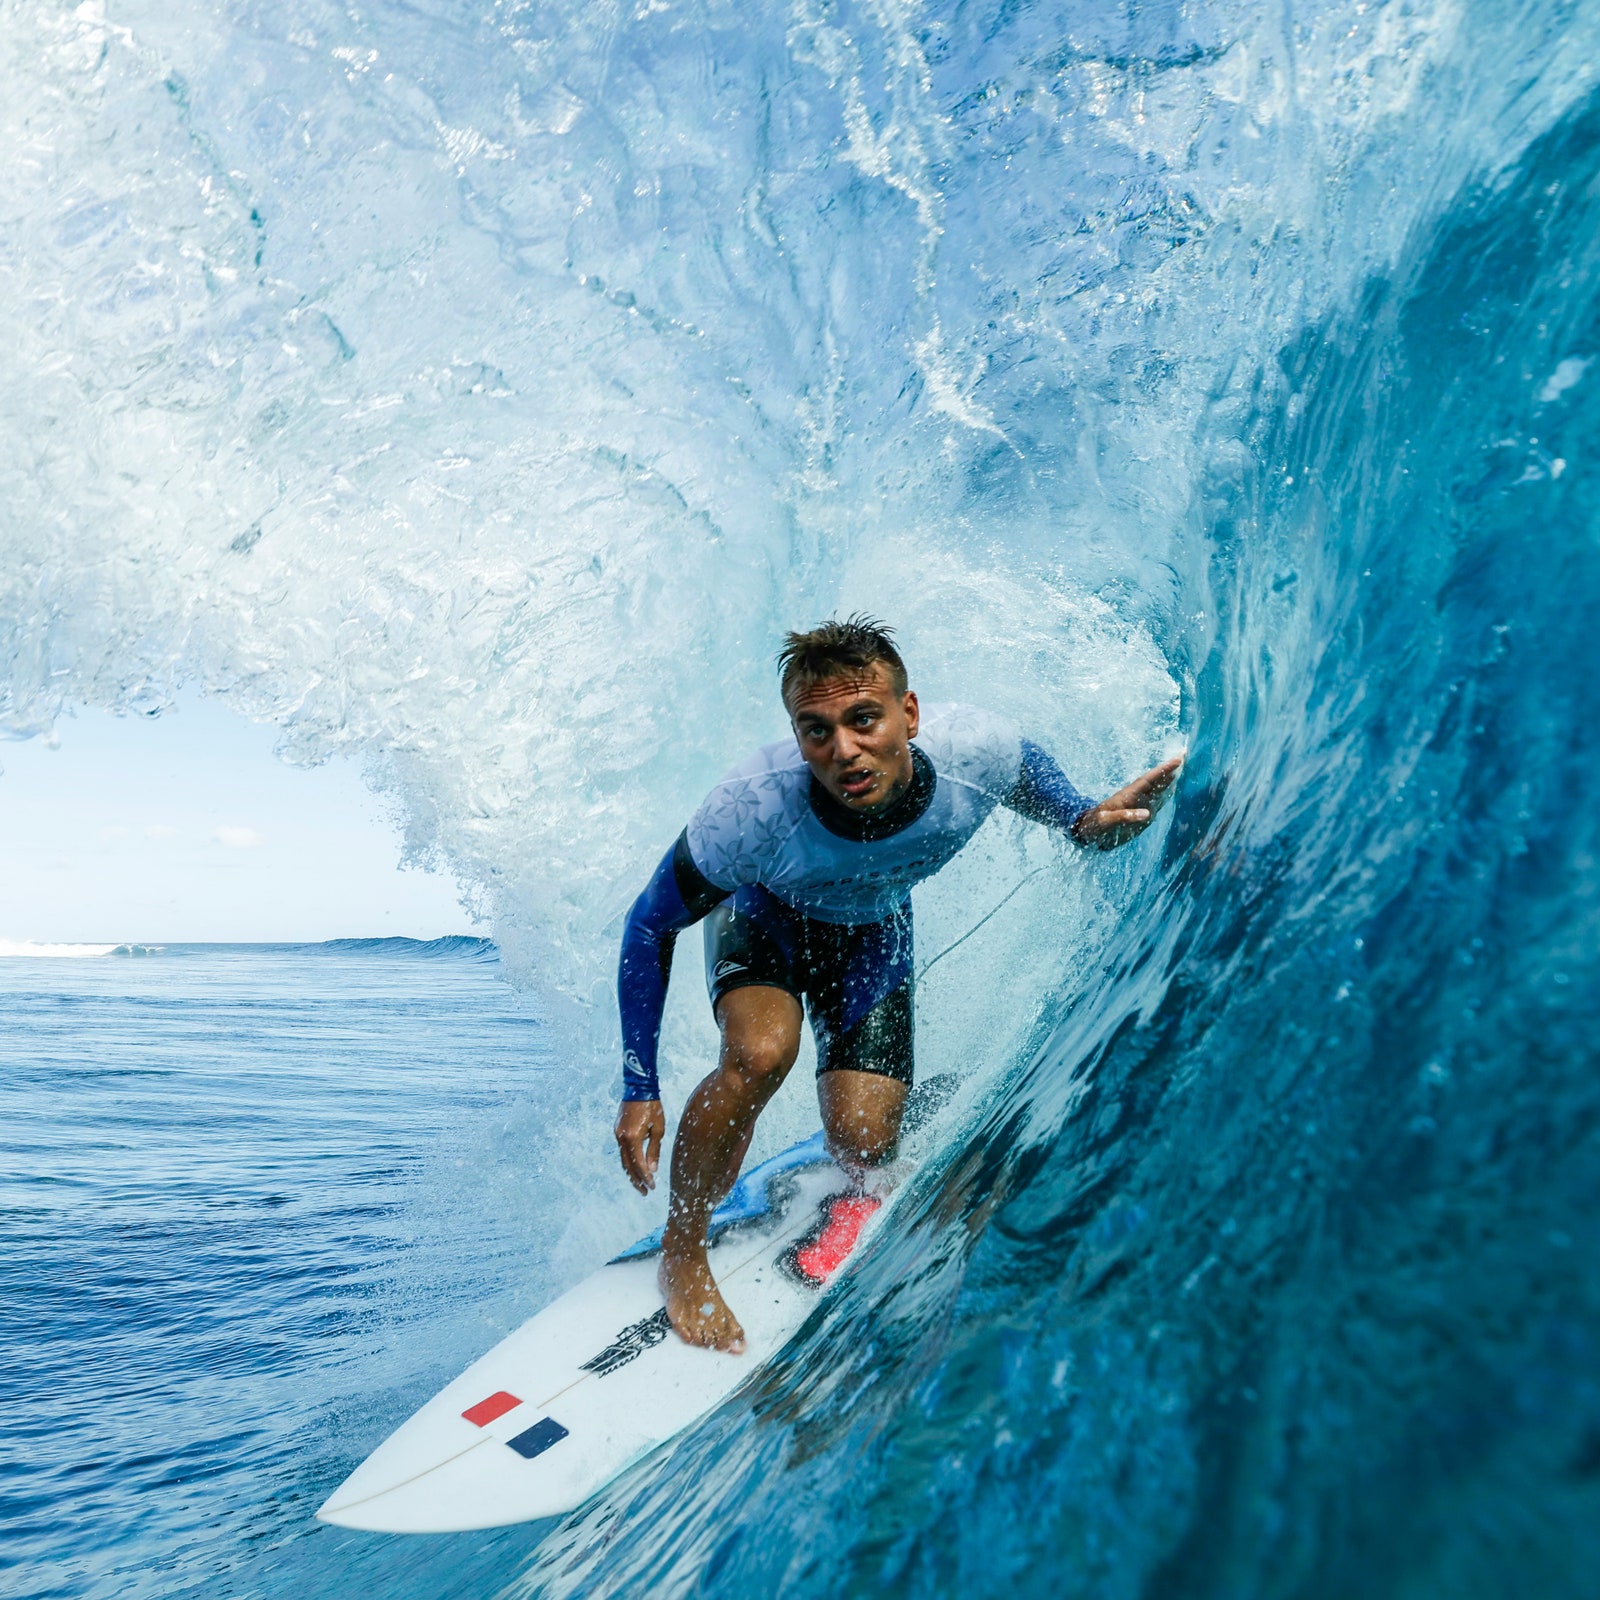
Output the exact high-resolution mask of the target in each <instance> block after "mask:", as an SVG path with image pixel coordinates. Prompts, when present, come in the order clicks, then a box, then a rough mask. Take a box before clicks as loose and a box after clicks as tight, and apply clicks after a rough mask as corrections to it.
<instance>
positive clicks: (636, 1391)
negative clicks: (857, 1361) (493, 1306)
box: [317, 1133, 879, 1533]
mask: <svg viewBox="0 0 1600 1600" xmlns="http://www.w3.org/2000/svg"><path fill="white" fill-rule="evenodd" d="M878 1208H879V1202H878V1200H876V1199H875V1198H873V1197H871V1196H868V1195H862V1194H860V1193H856V1192H853V1191H852V1190H851V1188H850V1186H849V1183H848V1181H847V1180H846V1178H845V1175H844V1173H843V1172H841V1171H840V1169H839V1168H838V1167H837V1166H836V1165H835V1164H834V1163H833V1161H832V1160H831V1159H830V1158H829V1156H828V1153H827V1150H826V1148H825V1146H824V1143H823V1136H822V1135H821V1134H820V1133H818V1134H816V1135H814V1136H813V1137H812V1138H810V1139H807V1140H806V1141H805V1142H804V1143H802V1144H797V1145H795V1146H793V1147H792V1148H791V1149H788V1150H785V1151H784V1152H783V1153H782V1154H781V1155H777V1156H774V1157H773V1158H772V1159H771V1160H770V1161H765V1162H763V1163H762V1164H761V1165H760V1166H758V1167H756V1168H755V1169H754V1170H752V1171H751V1172H749V1173H747V1174H746V1175H745V1176H744V1177H743V1178H741V1179H740V1180H739V1182H738V1184H737V1185H736V1186H735V1187H734V1189H733V1191H732V1193H730V1194H729V1196H728V1198H727V1199H726V1200H725V1201H724V1202H723V1203H722V1205H720V1206H719V1207H718V1208H717V1211H716V1213H715V1215H714V1217H713V1219H712V1227H711V1233H710V1239H711V1245H710V1260H711V1270H712V1272H713V1274H714V1275H715V1276H716V1279H717V1282H718V1283H719V1284H720V1285H721V1287H722V1290H723V1292H724V1294H725V1295H726V1296H727V1299H728V1303H729V1305H730V1306H732V1307H733V1309H734V1312H735V1314H736V1315H737V1316H738V1318H739V1321H740V1323H741V1324H742V1325H743V1327H744V1331H745V1354H743V1355H741V1356H730V1355H724V1354H720V1353H718V1352H716V1351H710V1350H699V1349H693V1348H691V1347H690V1346H688V1345H686V1344H684V1342H683V1341H682V1340H681V1339H679V1338H678V1337H677V1336H676V1335H675V1334H673V1333H672V1331H671V1328H670V1327H669V1325H668V1323H667V1314H666V1310H665V1308H664V1306H663V1304H662V1299H661V1291H660V1290H659V1288H658V1287H657V1285H656V1265H657V1258H658V1256H659V1253H660V1235H659V1233H657V1234H653V1235H652V1236H651V1237H650V1238H648V1239H641V1240H640V1241H639V1243H638V1244H636V1245H634V1246H633V1247H632V1248H631V1249H628V1250H625V1251H624V1252H623V1253H622V1254H621V1255H620V1256H618V1257H617V1258H616V1259H615V1260H614V1261H611V1262H609V1263H607V1265H605V1266H604V1267H602V1268H601V1269H600V1270H599V1271H598V1272H596V1273H594V1274H593V1275H592V1276H590V1277H588V1278H585V1279H584V1281H583V1282H582V1283H580V1284H579V1285H578V1286H577V1287H576V1288H574V1289H571V1290H569V1291H568V1292H567V1293H566V1294H564V1295H562V1296H561V1298H560V1299H559V1300H557V1301H555V1302H554V1303H553V1304H552V1305H550V1306H547V1307H546V1308H545V1309H544V1310H543V1311H541V1312H539V1313H538V1315H537V1316H534V1317H532V1318H530V1319H529V1320H528V1321H527V1322H525V1323H524V1324H523V1325H522V1326H521V1327H520V1328H518V1329H517V1331H516V1332H515V1333H513V1334H511V1335H510V1336H509V1337H507V1338H506V1339H504V1340H502V1341H501V1342H500V1343H499V1344H498V1345H496V1346H495V1347H494V1349H493V1350H491V1351H490V1352H489V1353H488V1355H486V1356H484V1357H483V1358H482V1360H480V1361H477V1362H475V1363H474V1364H473V1365H472V1366H471V1367H469V1368H468V1369H467V1370H466V1372H465V1373H463V1374H462V1375H461V1377H459V1378H457V1379H456V1381H455V1382H454V1383H452V1384H451V1385H450V1386H449V1387H448V1388H446V1389H445V1390H444V1391H443V1392H442V1393H441V1394H440V1395H438V1396H437V1398H435V1399H433V1400H430V1401H429V1402H428V1404H427V1405H425V1406H424V1407H423V1408H422V1409H421V1410H420V1411H419V1412H417V1414H416V1415H415V1416H414V1417H412V1418H411V1420H410V1421H409V1422H406V1423H404V1424H403V1425H402V1426H401V1427H400V1428H399V1429H397V1430H396V1431H395V1432H394V1433H393V1434H391V1435H390V1437H389V1438H388V1439H387V1440H386V1441H385V1442H384V1443H383V1444H381V1445H380V1446H379V1447H378V1448H377V1449H376V1450H374V1451H373V1453H372V1454H371V1455H370V1456H368V1457H367V1459H366V1460H365V1461H364V1462H362V1464H361V1465H360V1466H359V1467H357V1468H356V1470H355V1471H354V1472H352V1473H351V1474H350V1476H349V1477H348V1478H346V1479H345V1481H344V1482H343V1483H342V1484H340V1486H339V1487H338V1488H337V1489H336V1490H335V1491H334V1492H333V1494H331V1495H330V1496H329V1497H328V1499H327V1501H326V1503H325V1504H324V1505H323V1506H322V1508H321V1510H319V1511H318V1512H317V1516H318V1517H319V1518H320V1519H321V1520H322V1521H324V1522H332V1523H337V1524H339V1525H340V1526H341V1527H346V1528H364V1529H370V1530H372V1531H374V1532H382V1533H448V1532H455V1531H460V1530H464V1529H468V1528H492V1527H498V1526H500V1525H502V1524H504V1523H510V1522H526V1521H529V1520H530V1519H532V1518H535V1517H548V1516H554V1515H556V1514H558V1513H560V1512H564V1511H570V1510H572V1509H573V1508H574V1507H576V1506H579V1505H581V1504H582V1503H583V1502H584V1501H585V1500H587V1499H588V1498H589V1496H590V1495H592V1494H594V1493H595V1491H596V1490H598V1489H600V1488H602V1487H604V1485H605V1484H607V1483H609V1482H610V1481H611V1479H612V1478H614V1477H616V1476H617V1474H618V1473H620V1472H621V1471H622V1470H623V1469H624V1468H625V1467H627V1466H629V1465H630V1464H631V1463H632V1462H634V1461H636V1460H638V1459H639V1458H640V1457H641V1456H644V1455H646V1454H647V1453H648V1452H650V1451H651V1450H654V1449H655V1448H656V1447H657V1446H658V1445H661V1444H663V1443H665V1442H666V1441H667V1440H668V1439H671V1438H672V1437H673V1436H674V1435H675V1434H677V1433H680V1432H681V1431H682V1430H683V1429H684V1428H686V1427H688V1426H689V1424H690V1423H692V1422H693V1421H695V1420H696V1418H698V1417H700V1416H702V1415H704V1413H706V1412H707V1411H709V1410H710V1409H711V1408H712V1407H713V1406H714V1405H716V1404H717V1402H718V1401H720V1400H723V1399H725V1398H727V1396H728V1395H730V1394H731V1393H732V1392H733V1391H734V1389H736V1388H737V1387H738V1386H739V1384H741V1383H742V1382H743V1381H744V1380H745V1379H746V1378H748V1377H749V1376H750V1375H751V1374H752V1373H753V1372H755V1371H756V1370H757V1368H759V1367H760V1366H761V1365H762V1363H763V1362H765V1361H766V1360H768V1359H769V1358H770V1357H771V1356H773V1355H775V1354H777V1352H778V1351H779V1350H781V1349H782V1348H783V1346H784V1345H785V1344H786V1343H787V1342H788V1341H789V1339H790V1337H791V1336H792V1335H793V1334H794V1333H795V1331H796V1330H797V1329H798V1328H799V1326H800V1324H801V1323H802V1322H803V1321H804V1320H805V1318H806V1316H807V1314H808V1313H809V1312H810V1311H811V1309H812V1307H813V1306H814V1305H815V1304H816V1303H817V1298H818V1295H819V1293H820V1291H821V1289H822V1288H823V1286H824V1285H825V1284H826V1283H827V1282H828V1280H829V1279H830V1278H831V1277H832V1276H833V1275H834V1274H835V1273H836V1272H837V1271H838V1270H839V1268H840V1267H841V1266H842V1265H843V1264H844V1261H845V1260H846V1258H847V1257H848V1256H849V1255H850V1253H851V1252H852V1250H854V1248H855V1246H856V1245H857V1243H858V1242H859V1240H860V1238H861V1235H862V1232H863V1230H864V1228H865V1227H866V1226H867V1224H868V1222H869V1219H870V1218H871V1217H872V1215H873V1214H874V1213H875V1212H876V1211H877V1210H878Z"/></svg>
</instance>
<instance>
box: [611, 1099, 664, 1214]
mask: <svg viewBox="0 0 1600 1600" xmlns="http://www.w3.org/2000/svg"><path fill="white" fill-rule="evenodd" d="M666 1132H667V1119H666V1117H665V1115H664V1114H663V1113H662V1110H661V1102H660V1101H659V1100H624V1101H623V1102H622V1109H621V1110H620V1111H619V1112H618V1113H617V1126H616V1135H617V1149H618V1150H619V1151H620V1152H621V1154H622V1170H623V1171H624V1172H625V1173H627V1175H628V1182H629V1183H631V1184H632V1185H633V1186H634V1188H635V1189H637V1190H638V1191H639V1193H640V1194H649V1192H650V1191H651V1190H652V1189H653V1188H655V1186H656V1167H657V1166H658V1165H659V1164H660V1161H661V1141H662V1139H663V1138H665V1137H666Z"/></svg>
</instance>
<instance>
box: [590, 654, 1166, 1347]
mask: <svg viewBox="0 0 1600 1600" xmlns="http://www.w3.org/2000/svg"><path fill="white" fill-rule="evenodd" d="M788 710H789V717H790V722H791V724H792V726H793V728H794V734H795V738H796V740H797V741H798V743H799V746H800V752H801V754H802V755H803V756H804V757H805V759H806V763H807V765H808V766H809V767H810V768H811V771H812V773H813V775H814V776H815V777H816V779H817V781H818V782H819V783H820V784H821V785H822V786H823V787H824V788H825V789H826V790H827V791H828V793H829V794H831V795H832V796H833V797H834V798H835V799H836V800H838V801H839V802H840V803H841V804H843V805H846V806H849V807H850V808H851V809H852V810H855V811H862V812H873V811H877V810H880V809H881V808H883V807H884V806H889V805H893V804H894V802H895V801H896V800H897V799H898V798H899V797H900V795H901V794H902V793H904V791H905V789H906V787H907V785H908V784H910V782H911V780H912V777H913V776H914V773H915V769H914V768H913V766H912V762H911V741H912V740H913V739H914V738H915V737H916V735H917V727H918V717H919V713H918V708H917V697H916V695H915V694H912V693H911V692H910V691H909V690H901V689H900V688H898V686H897V685H896V684H895V682H894V679H893V677H892V675H891V673H890V670H889V668H888V667H886V666H884V665H883V664H882V663H881V662H875V663H873V665H872V666H871V667H869V668H866V669H863V670H861V671H858V672H851V673H848V674H841V675H839V676H837V677H831V678H827V679H825V680H824V681H823V682H821V683H818V684H813V685H809V686H806V687H803V688H799V689H797V690H796V691H795V692H794V693H793V694H792V695H791V696H790V698H789V701H788ZM1182 764H1183V758H1182V757H1181V756H1176V757H1174V758H1173V759H1172V760H1170V761H1165V762H1163V763H1162V764H1161V765H1160V766H1159V767H1155V768H1152V769H1151V770H1150V771H1149V772H1146V773H1144V774H1142V775H1141V776H1140V777H1138V778H1135V779H1134V780H1133V781H1132V782H1131V783H1129V784H1127V785H1125V786H1124V787H1123V788H1121V789H1119V790H1118V791H1117V792H1116V793H1115V794H1114V795H1112V796H1110V797H1109V798H1108V799H1106V800H1104V801H1102V802H1101V803H1100V804H1099V805H1098V806H1096V807H1095V808H1094V809H1093V810H1092V811H1090V812H1087V813H1086V814H1085V815H1084V816H1083V817H1081V818H1080V819H1079V821H1078V822H1077V824H1076V825H1075V826H1074V828H1073V835H1074V837H1075V838H1076V839H1077V840H1078V842H1079V843H1080V844H1084V845H1093V846H1095V847H1097V848H1099V849H1113V848H1115V847H1116V846H1117V845H1119V844H1123V843H1126V842H1127V840H1129V839H1131V838H1134V837H1135V836H1136V835H1138V834H1139V833H1140V832H1142V831H1143V830H1144V829H1145V828H1146V827H1147V826H1148V825H1149V822H1150V818H1151V815H1152V813H1153V811H1154V809H1155V807H1156V805H1157V804H1158V802H1159V801H1160V799H1161V798H1162V796H1163V795H1164V794H1165V793H1166V791H1167V790H1168V789H1169V788H1170V786H1171V784H1172V782H1173V780H1174V779H1175V778H1176V776H1177V773H1178V769H1179V767H1180V766H1181V765H1182ZM800 1016H801V1012H800V1002H799V1001H798V1000H796V999H795V997H794V996H793V995H791V994H790V993H788V991H787V990H783V989H776V988H772V987H770V986H767V985H752V986H750V987H747V988H741V989H734V990H731V991H730V992H729V993H727V994H725V995H724V996H723V997H722V999H721V1001H720V1002H719V1003H718V1006H717V1023H718V1026H719V1027H720V1029H721V1031H722V1048H721V1051H720V1052H719V1055H718V1060H717V1066H716V1069H715V1070H714V1071H713V1072H712V1073H711V1074H710V1075H709V1076H708V1077H706V1078H705V1079H704V1080H702V1082H701V1083H700V1085H699V1087H698V1088H696V1090H695V1091H694V1093H693V1094H692V1095H691V1096H690V1097H689V1103H688V1105H686V1106H685V1107H684V1112H683V1117H682V1119H681V1120H680V1122H679V1124H678V1137H677V1139H676V1140H675V1141H674V1144H673V1149H672V1197H671V1200H670V1202H669V1204H668V1208H667V1226H666V1230H665V1232H664V1234H663V1235H662V1243H661V1267H660V1282H661V1292H662V1295H663V1296H664V1297H665V1299H666V1304H667V1316H668V1317H669V1318H670V1320H671V1322H672V1326H673V1327H674V1328H675V1329H676V1330H677V1332H678V1334H679V1335H680V1336H681V1337H682V1338H683V1339H684V1340H685V1341H686V1342H687V1343H689V1344H695V1345H703V1346H707V1347H709V1348H712V1349H716V1350H726V1351H729V1352H730V1353H735V1354H737V1353H739V1352H742V1351H743V1349H744V1330H743V1329H742V1328H741V1327H740V1326H739V1321H738V1318H736V1317H735V1316H734V1314H733V1312H732V1311H731V1310H729V1308H728V1305H727V1303H726V1302H725V1301H724V1300H723V1298H722V1293H721V1291H720V1290H719V1289H718V1288H717V1284H716V1280H715V1279H714V1278H713V1277H712V1274H711V1268H710V1266H709V1265H708V1263H707V1259H706V1228H707V1225H708V1223H709V1222H710V1218H711V1213H712V1211H713V1210H714V1209H715V1208H716V1206H717V1203H718V1202H719V1201H720V1200H721V1199H722V1198H723V1196H724V1195H726V1194H727V1192H728V1191H729V1190H730V1189H731V1188H732V1187H733V1185H734V1183H735V1181H736V1180H737V1179H738V1176H739V1167H740V1164H741V1163H742V1162H743V1160H744V1156H745V1152H746V1151H747V1150H748V1149H749V1147H750V1137H751V1135H752V1133H753V1132H754V1131H755V1125H756V1119H757V1118H758V1117H759V1116H760V1115H761V1112H762V1110H763V1109H764V1108H765V1106H766V1104H767V1102H768V1101H769V1100H770V1099H771V1098H772V1096H773V1095H774V1094H775V1093H777V1090H778V1087H779V1085H780V1084H782V1082H783V1080H784V1078H785V1077H787V1076H788V1072H789V1069H790V1068H791V1067H792V1066H793V1065H794V1062H795V1057H796V1056H797V1055H798V1054H799V1050H800ZM817 1095H818V1100H819V1102H820V1104H821V1110H822V1125H823V1129H824V1131H825V1132H826V1134H827V1138H828V1148H829V1151H830V1153H831V1154H832V1155H833V1157H834V1159H835V1160H836V1161H838V1162H839V1164H840V1165H841V1166H842V1167H843V1168H844V1169H845V1170H846V1171H847V1172H849V1173H850V1174H851V1175H852V1176H853V1177H854V1178H855V1179H856V1180H857V1181H858V1182H860V1181H861V1180H862V1179H863V1178H864V1177H865V1175H866V1173H867V1172H868V1171H869V1170H870V1169H871V1168H873V1167H875V1166H877V1165H879V1164H881V1163H882V1162H884V1161H886V1160H888V1159H889V1158H890V1157H891V1156H892V1155H893V1154H894V1150H895V1145H896V1142H897V1140H898V1139H899V1135H900V1119H901V1116H902V1114H903V1112H904V1109H905V1100H906V1086H905V1085H904V1084H903V1083H900V1082H898V1081H896V1080H895V1079H893V1078H885V1077H882V1076H880V1075H879V1074H877V1073H871V1072H847V1071H844V1072H824V1073H821V1074H819V1075H818V1077H817ZM615 1131H616V1139H617V1145H618V1149H619V1152H620V1155H621V1158H622V1168H623V1171H624V1172H625V1173H626V1174H627V1175H628V1179H629V1181H630V1182H631V1183H632V1184H633V1186H634V1187H635V1188H636V1189H637V1190H639V1192H640V1193H641V1194H643V1193H646V1192H647V1191H648V1190H650V1189H653V1188H654V1187H655V1177H656V1170H657V1164H658V1162H659V1160H660V1155H661V1141H662V1139H663V1137H664V1136H665V1133H666V1119H665V1116H664V1115H663V1112H662V1109H661V1102H660V1101H659V1100H630V1101H624V1102H623V1105H622V1109H621V1111H620V1112H619V1113H618V1116H617V1124H616V1130H615Z"/></svg>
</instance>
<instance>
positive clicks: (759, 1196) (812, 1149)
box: [611, 1129, 831, 1263]
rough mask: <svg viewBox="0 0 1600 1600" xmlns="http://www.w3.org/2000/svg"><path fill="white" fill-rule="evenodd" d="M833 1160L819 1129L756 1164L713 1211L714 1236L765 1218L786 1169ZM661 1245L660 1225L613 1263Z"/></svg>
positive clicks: (787, 1170)
mask: <svg viewBox="0 0 1600 1600" xmlns="http://www.w3.org/2000/svg"><path fill="white" fill-rule="evenodd" d="M829 1159H831V1158H830V1157H829V1155H828V1141H827V1135H826V1134H824V1133H822V1132H821V1130H820V1129H819V1130H818V1131H817V1132H816V1133H814V1134H812V1135H811V1137H810V1138H809V1139H803V1140H802V1141H801V1142H800V1143H799V1144H795V1145H790V1146H789V1148H788V1149H787V1150H781V1151H779V1152H778V1154H777V1155H775V1156H771V1157H769V1158H768V1159H767V1160H765V1161H763V1162H762V1163H761V1165H760V1166H758V1167H752V1168H751V1169H750V1170H749V1171H748V1172H747V1173H745V1175H744V1176H743V1177H742V1178H741V1179H740V1180H739V1181H738V1182H737V1183H736V1184H734V1186H733V1187H732V1188H731V1189H730V1190H729V1191H728V1198H727V1199H726V1200H724V1201H723V1202H722V1204H721V1205H720V1206H718V1207H717V1209H716V1210H715V1211H713V1212H712V1213H711V1228H710V1233H711V1235H712V1236H713V1237H714V1236H715V1235H716V1234H718V1233H720V1232H722V1230H723V1229H724V1228H730V1227H732V1226H733V1225H734V1224H735V1223H740V1222H753V1221H754V1220H755V1219H756V1218H757V1217H764V1216H765V1215H766V1214H767V1212H768V1211H770V1210H771V1209H772V1195H771V1186H772V1180H773V1179H774V1178H781V1177H782V1176H783V1175H784V1174H785V1173H786V1172H798V1171H799V1170H800V1169H801V1168H802V1167H819V1166H821V1165H822V1164H823V1162H825V1161H827V1160H829ZM660 1248H661V1229H660V1228H657V1229H656V1231H655V1232H654V1233H652V1234H649V1235H647V1236H646V1237H645V1238H643V1239H641V1240H640V1241H639V1242H638V1243H637V1244H631V1245H629V1246H628V1248H627V1249H626V1250H624V1251H623V1252H622V1254H621V1255H617V1256H613V1257H612V1258H611V1260H612V1262H613V1263H615V1262H618V1261H633V1260H636V1259H637V1258H638V1257H639V1256H647V1255H650V1254H651V1253H652V1252H653V1251H656V1250H659V1249H660Z"/></svg>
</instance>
